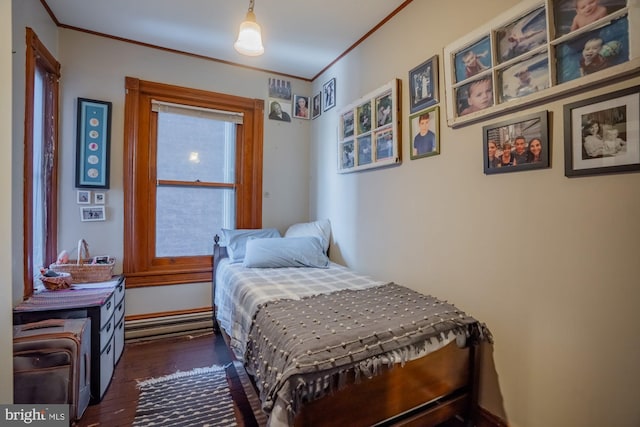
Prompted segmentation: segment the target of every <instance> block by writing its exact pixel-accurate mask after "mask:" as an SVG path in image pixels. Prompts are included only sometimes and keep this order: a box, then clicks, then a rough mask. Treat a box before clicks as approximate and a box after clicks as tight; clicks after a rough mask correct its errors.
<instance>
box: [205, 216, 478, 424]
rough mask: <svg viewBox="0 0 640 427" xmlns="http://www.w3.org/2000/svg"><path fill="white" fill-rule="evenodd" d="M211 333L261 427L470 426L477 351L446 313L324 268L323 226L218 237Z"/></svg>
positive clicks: (468, 320)
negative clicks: (219, 338) (222, 345)
mask: <svg viewBox="0 0 640 427" xmlns="http://www.w3.org/2000/svg"><path fill="white" fill-rule="evenodd" d="M223 241H224V242H225V244H226V246H221V245H220V244H219V239H218V237H217V236H216V239H215V245H214V276H213V277H214V278H213V292H212V295H213V308H214V323H215V322H217V325H219V327H220V328H221V330H222V333H223V334H224V335H225V337H226V338H227V342H228V343H229V345H230V348H231V349H232V351H233V353H234V355H235V356H236V357H237V358H238V359H239V360H241V361H243V363H244V365H245V368H246V369H247V371H248V372H249V373H250V374H251V375H252V376H253V379H254V382H255V385H256V388H257V391H258V393H259V394H260V398H261V402H262V407H263V410H264V411H265V412H266V413H267V414H268V419H269V425H270V426H289V425H296V426H313V425H318V426H329V425H335V426H345V425H349V426H370V425H420V426H435V425H437V424H439V423H441V422H443V421H446V420H448V419H450V418H453V417H456V416H457V417H459V418H462V419H463V420H465V422H466V423H467V424H468V425H473V423H474V417H475V408H476V406H477V370H476V365H477V360H476V359H477V356H478V351H477V347H478V343H479V341H480V340H483V339H490V334H489V332H488V331H487V330H486V328H485V327H484V325H482V324H480V323H479V322H478V321H476V320H475V319H473V318H472V317H470V316H467V315H466V314H465V313H463V312H462V311H460V310H458V309H457V308H456V307H455V306H453V305H451V304H449V303H447V302H444V301H441V300H438V299H437V298H434V297H432V296H428V295H424V294H421V293H418V292H415V291H413V290H411V289H409V288H406V287H403V286H400V285H398V284H395V283H384V282H380V281H377V280H374V279H373V278H371V277H368V276H366V275H363V274H359V273H357V272H355V271H353V270H351V269H349V268H346V267H344V266H341V265H338V264H335V263H332V262H331V261H329V259H328V257H327V256H326V251H327V249H328V243H329V225H328V221H317V222H312V223H304V224H296V225H294V226H292V227H290V228H289V229H288V230H287V232H286V233H285V236H284V237H280V234H279V233H278V232H277V230H273V229H262V230H223Z"/></svg>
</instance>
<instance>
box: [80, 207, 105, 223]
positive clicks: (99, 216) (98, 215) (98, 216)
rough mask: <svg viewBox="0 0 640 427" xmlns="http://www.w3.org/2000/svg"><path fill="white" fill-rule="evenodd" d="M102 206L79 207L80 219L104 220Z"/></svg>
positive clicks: (84, 220)
mask: <svg viewBox="0 0 640 427" xmlns="http://www.w3.org/2000/svg"><path fill="white" fill-rule="evenodd" d="M105 219H106V218H105V210H104V206H82V207H81V208H80V221H83V222H86V221H104V220H105Z"/></svg>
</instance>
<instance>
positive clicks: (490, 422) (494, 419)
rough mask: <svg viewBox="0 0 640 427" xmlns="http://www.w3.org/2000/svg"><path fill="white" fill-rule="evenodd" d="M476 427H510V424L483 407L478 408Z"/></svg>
mask: <svg viewBox="0 0 640 427" xmlns="http://www.w3.org/2000/svg"><path fill="white" fill-rule="evenodd" d="M476 427H509V424H508V423H507V422H506V421H505V420H503V419H502V418H500V417H498V416H497V415H494V414H492V413H491V412H489V411H487V410H486V409H484V408H483V407H482V406H478V418H477V423H476Z"/></svg>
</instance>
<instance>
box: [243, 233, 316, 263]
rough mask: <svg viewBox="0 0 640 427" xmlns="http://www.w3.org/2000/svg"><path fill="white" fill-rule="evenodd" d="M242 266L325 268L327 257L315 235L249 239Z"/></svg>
mask: <svg viewBox="0 0 640 427" xmlns="http://www.w3.org/2000/svg"><path fill="white" fill-rule="evenodd" d="M242 266H243V267H254V268H278V267H314V268H327V267H328V266H329V258H327V256H326V255H325V253H324V250H323V245H322V241H321V240H320V239H318V238H317V237H282V238H271V239H269V238H267V239H251V240H249V241H248V242H247V252H246V255H245V257H244V261H243V262H242Z"/></svg>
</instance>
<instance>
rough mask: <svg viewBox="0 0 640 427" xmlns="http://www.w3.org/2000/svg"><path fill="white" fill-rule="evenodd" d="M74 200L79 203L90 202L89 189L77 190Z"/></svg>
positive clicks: (85, 203) (86, 203)
mask: <svg viewBox="0 0 640 427" xmlns="http://www.w3.org/2000/svg"><path fill="white" fill-rule="evenodd" d="M76 202H77V203H78V204H79V205H88V204H89V203H91V191H87V190H78V194H77V199H76Z"/></svg>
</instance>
